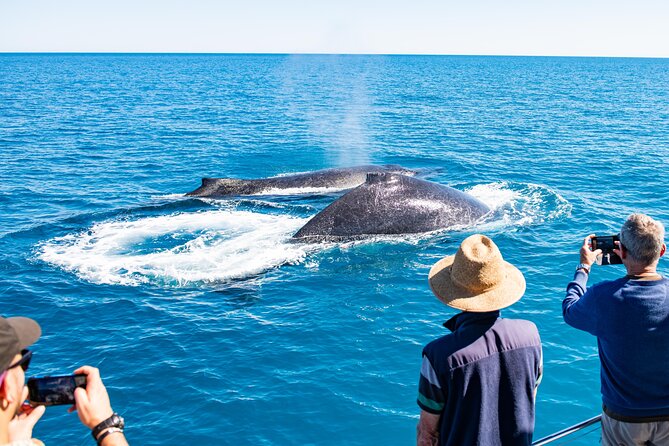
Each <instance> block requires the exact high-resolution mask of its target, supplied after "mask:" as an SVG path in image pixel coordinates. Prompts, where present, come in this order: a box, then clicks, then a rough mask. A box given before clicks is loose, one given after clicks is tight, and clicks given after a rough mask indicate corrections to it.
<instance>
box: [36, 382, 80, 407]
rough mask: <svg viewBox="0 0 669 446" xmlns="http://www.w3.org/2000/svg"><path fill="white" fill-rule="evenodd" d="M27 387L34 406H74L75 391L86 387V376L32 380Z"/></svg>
mask: <svg viewBox="0 0 669 446" xmlns="http://www.w3.org/2000/svg"><path fill="white" fill-rule="evenodd" d="M27 385H28V399H29V400H30V402H31V403H32V404H41V405H44V406H55V405H58V404H74V389H76V388H77V387H84V388H85V387H86V375H67V376H45V377H43V378H30V379H29V380H28V384H27Z"/></svg>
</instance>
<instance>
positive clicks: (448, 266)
mask: <svg viewBox="0 0 669 446" xmlns="http://www.w3.org/2000/svg"><path fill="white" fill-rule="evenodd" d="M428 280H429V282H430V288H431V289H432V292H433V293H434V294H435V296H437V298H438V299H439V300H440V301H442V302H443V303H445V304H446V305H448V306H450V307H453V308H457V309H458V310H464V311H473V312H483V311H493V310H499V309H501V308H504V307H508V306H509V305H511V304H513V303H514V302H516V301H518V300H519V299H520V298H521V297H522V295H523V293H524V292H525V278H524V277H523V273H521V272H520V271H519V270H518V268H516V267H515V266H513V265H512V264H510V263H509V262H505V261H504V259H503V258H502V253H500V252H499V249H498V248H497V245H495V244H494V243H493V241H492V240H490V239H489V238H488V237H486V236H485V235H481V234H474V235H471V236H469V237H467V238H466V239H465V240H464V241H463V242H462V244H461V245H460V248H459V249H458V252H457V253H456V254H455V255H454V256H447V257H444V258H443V259H441V260H440V261H438V262H437V263H435V264H434V266H432V269H430V274H429V278H428Z"/></svg>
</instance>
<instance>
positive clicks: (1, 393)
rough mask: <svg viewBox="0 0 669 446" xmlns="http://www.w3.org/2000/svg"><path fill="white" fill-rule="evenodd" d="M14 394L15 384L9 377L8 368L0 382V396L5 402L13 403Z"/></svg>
mask: <svg viewBox="0 0 669 446" xmlns="http://www.w3.org/2000/svg"><path fill="white" fill-rule="evenodd" d="M15 395H16V389H15V384H14V382H13V380H12V379H11V377H10V376H9V370H8V371H7V374H6V375H5V379H3V380H2V384H0V398H2V400H3V401H6V402H7V403H13V402H14V400H15V399H16V398H15Z"/></svg>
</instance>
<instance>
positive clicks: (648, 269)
mask: <svg viewBox="0 0 669 446" xmlns="http://www.w3.org/2000/svg"><path fill="white" fill-rule="evenodd" d="M625 267H626V268H627V275H628V276H630V277H635V278H638V279H657V278H659V277H661V276H660V275H659V274H658V273H657V265H655V264H653V265H638V264H634V263H629V264H627V265H625Z"/></svg>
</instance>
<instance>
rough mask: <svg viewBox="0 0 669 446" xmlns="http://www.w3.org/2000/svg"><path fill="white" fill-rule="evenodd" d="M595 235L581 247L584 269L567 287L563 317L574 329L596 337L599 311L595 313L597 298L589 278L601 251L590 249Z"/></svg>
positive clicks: (589, 237) (580, 270)
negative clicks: (589, 285) (590, 285)
mask: <svg viewBox="0 0 669 446" xmlns="http://www.w3.org/2000/svg"><path fill="white" fill-rule="evenodd" d="M592 237H594V234H591V235H589V236H587V237H586V238H585V239H584V240H583V245H582V246H581V251H580V257H581V264H582V265H584V268H579V269H577V270H576V272H575V273H574V279H573V280H572V281H571V282H569V284H568V285H567V295H566V296H565V298H564V300H563V301H562V316H563V317H564V321H565V322H566V323H567V324H569V325H571V326H572V327H574V328H578V329H579V330H584V331H587V332H589V333H591V334H594V335H596V334H597V333H596V331H597V311H595V296H594V291H593V290H592V289H590V290H588V285H587V283H588V276H589V274H590V268H592V265H593V264H594V263H595V260H596V258H597V255H599V254H600V253H601V249H598V250H596V251H592V250H591V249H590V243H591V239H592Z"/></svg>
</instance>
